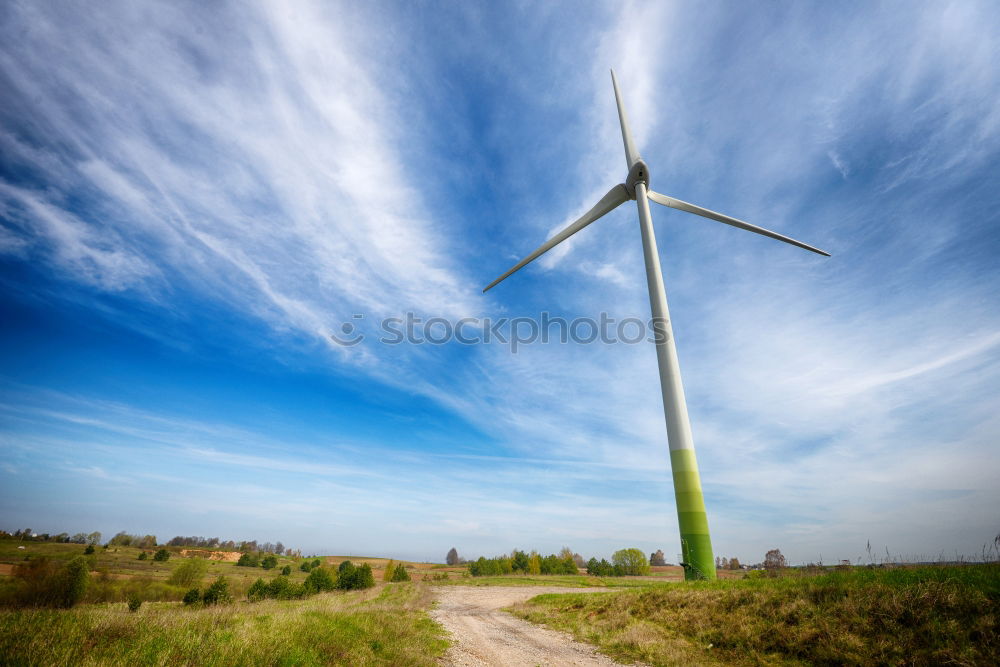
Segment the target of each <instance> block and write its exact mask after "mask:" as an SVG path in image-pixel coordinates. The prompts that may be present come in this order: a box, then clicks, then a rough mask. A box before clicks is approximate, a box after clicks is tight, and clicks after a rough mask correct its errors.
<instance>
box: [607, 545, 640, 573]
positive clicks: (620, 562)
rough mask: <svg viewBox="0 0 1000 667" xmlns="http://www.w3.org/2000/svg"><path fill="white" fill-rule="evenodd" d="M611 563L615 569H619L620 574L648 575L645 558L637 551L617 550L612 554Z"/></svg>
mask: <svg viewBox="0 0 1000 667" xmlns="http://www.w3.org/2000/svg"><path fill="white" fill-rule="evenodd" d="M611 562H612V563H613V564H614V566H615V567H616V568H621V571H622V574H625V575H628V576H640V575H644V574H649V563H648V562H647V561H646V556H645V554H643V553H642V552H641V551H639V550H638V549H619V550H618V551H616V552H615V553H614V554H612V556H611Z"/></svg>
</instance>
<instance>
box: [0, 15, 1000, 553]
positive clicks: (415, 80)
mask: <svg viewBox="0 0 1000 667" xmlns="http://www.w3.org/2000/svg"><path fill="white" fill-rule="evenodd" d="M376 4H377V6H376V7H374V9H372V8H371V7H369V6H366V7H365V8H359V7H353V6H351V5H348V4H329V5H326V4H321V3H317V4H313V3H306V2H302V3H294V4H269V3H261V4H252V5H232V6H231V5H225V4H223V5H218V6H212V7H181V6H176V7H174V6H158V7H146V6H134V5H133V4H130V3H107V4H102V5H101V6H100V7H99V8H94V7H87V8H74V7H60V6H56V5H48V4H32V5H21V6H15V7H11V8H10V9H9V10H8V11H7V12H5V13H4V15H3V17H2V18H0V34H2V35H3V36H4V39H3V40H2V41H0V89H2V90H3V91H4V95H3V96H2V97H3V99H4V103H3V104H2V105H0V286H2V289H0V318H2V322H3V326H2V327H0V355H2V357H0V443H2V445H0V447H2V449H0V451H2V458H0V512H2V514H3V516H4V517H5V523H6V524H8V525H7V526H5V527H4V528H5V529H10V530H16V529H19V528H20V527H23V526H29V527H31V528H32V529H33V530H35V531H36V532H38V533H46V532H47V533H50V534H54V533H60V532H63V531H64V530H66V529H67V528H71V527H73V528H75V529H76V530H87V531H94V530H98V531H100V532H101V533H102V534H103V535H104V536H106V537H109V536H111V535H114V534H115V533H117V532H119V531H125V532H129V533H135V532H140V533H149V534H154V535H156V536H157V537H158V539H159V538H161V537H162V538H163V539H164V541H166V540H169V539H170V537H172V536H175V535H178V536H184V535H205V536H210V535H211V536H214V535H220V536H223V537H222V539H226V540H228V539H236V536H243V537H242V538H241V539H247V540H250V539H255V540H269V541H278V540H280V541H281V542H283V543H286V544H288V545H294V546H295V548H299V549H301V550H302V552H303V553H313V554H322V553H327V554H336V553H344V552H356V553H383V554H386V556H385V557H392V558H401V559H404V560H410V561H419V562H439V561H438V560H432V559H441V561H442V562H443V558H444V554H445V553H446V552H447V550H448V549H449V548H451V547H455V548H456V549H457V550H458V553H459V555H460V556H462V557H464V558H469V559H471V558H475V557H478V556H485V557H487V558H489V557H492V556H495V555H498V554H502V553H509V552H510V551H511V550H512V549H515V548H517V549H536V550H538V551H539V552H540V553H544V554H548V553H558V552H559V550H560V549H561V548H562V547H564V546H568V547H570V548H571V549H572V550H573V551H574V552H577V553H580V554H581V555H583V556H584V557H585V558H589V557H591V556H595V557H597V558H599V559H600V558H602V557H603V558H610V556H611V554H612V553H613V552H614V551H616V550H618V549H622V548H631V547H635V548H639V549H641V550H642V551H643V552H644V553H647V554H648V553H650V552H654V551H656V550H662V551H663V552H664V554H665V556H666V560H667V561H668V562H675V560H676V558H677V554H678V553H679V552H680V544H679V541H678V538H677V534H678V529H677V517H676V510H675V504H674V494H673V486H672V481H671V473H670V467H669V454H668V450H667V437H666V430H665V427H664V419H663V412H662V404H661V402H660V393H659V385H658V381H657V371H656V360H655V350H654V347H653V345H652V344H650V343H648V342H646V341H644V340H639V341H636V342H634V343H629V342H623V341H622V340H620V339H622V338H624V336H622V331H623V329H622V328H621V326H622V323H623V322H624V321H628V320H631V319H632V318H634V319H637V320H638V321H639V322H640V323H645V322H647V321H648V320H649V318H650V312H649V301H648V297H647V293H646V288H645V272H644V268H643V264H642V254H641V245H640V242H639V229H638V225H637V224H636V220H635V212H634V210H632V209H631V208H630V207H629V205H628V204H629V203H630V202H627V203H626V205H624V206H622V207H620V208H619V209H618V210H615V211H613V212H612V213H610V214H608V215H607V216H606V217H605V218H602V219H601V220H600V221H598V222H596V223H594V224H593V225H591V226H589V227H587V228H586V229H585V230H583V231H581V232H580V233H579V234H577V235H575V236H574V237H573V238H572V239H571V240H569V241H567V242H565V243H563V244H561V245H560V246H559V247H558V248H555V249H553V250H552V251H550V252H549V253H547V254H546V255H545V256H543V257H542V258H540V259H539V260H537V261H535V262H533V263H532V264H531V265H530V266H528V267H526V268H524V269H522V270H521V271H519V272H517V273H516V274H514V275H513V276H511V277H510V278H507V279H506V280H505V281H504V282H503V283H501V284H500V285H498V286H497V287H495V288H493V289H491V290H490V291H489V293H487V294H486V295H483V294H481V292H480V291H481V290H482V288H483V287H484V286H485V285H487V284H488V283H489V282H490V281H491V280H492V279H493V278H495V277H496V276H498V275H500V274H501V273H502V272H503V271H505V270H506V269H508V268H509V267H510V266H511V265H512V264H513V263H514V262H516V261H517V260H519V259H521V258H523V257H524V256H526V255H527V254H528V253H529V252H530V251H531V250H533V249H534V248H536V247H537V246H538V245H539V244H540V243H542V242H543V241H544V240H545V239H546V238H547V237H548V236H549V235H551V234H552V233H553V232H555V231H556V230H559V229H561V228H562V227H563V226H565V225H566V224H567V223H568V222H570V221H572V220H573V219H575V218H576V217H577V216H579V215H580V214H581V213H583V212H584V211H585V210H587V209H588V208H589V207H590V206H591V205H593V203H594V202H595V201H597V200H598V199H599V198H600V196H601V195H602V194H603V193H604V192H605V191H607V188H608V187H610V186H612V185H614V184H615V183H619V182H621V181H622V179H623V178H624V175H625V170H624V168H623V166H622V143H621V134H620V129H619V125H618V118H617V112H616V109H615V100H614V94H613V91H612V86H611V80H610V77H609V76H608V69H609V68H611V67H614V69H615V71H616V74H617V76H618V80H619V84H620V85H621V87H622V95H623V97H624V100H625V103H626V105H627V108H628V112H629V119H630V122H631V129H632V135H633V138H634V140H635V143H636V146H637V148H638V150H639V152H640V153H641V154H642V155H643V157H644V158H645V160H646V161H647V162H648V164H649V165H650V167H651V183H650V185H651V187H652V188H653V189H654V190H656V191H658V192H662V193H664V194H666V195H669V196H672V197H677V198H678V199H682V200H685V201H691V202H696V203H697V204H699V205H700V206H704V207H706V208H709V209H712V210H715V211H719V212H722V213H725V214H727V215H731V216H734V217H737V218H740V219H742V220H746V221H748V222H750V223H752V224H755V225H759V226H762V227H766V228H768V229H772V230H775V231H776V232H779V233H781V234H786V235H788V236H791V237H793V238H795V239H799V240H802V241H804V242H806V243H809V244H815V245H816V246H818V247H821V248H824V249H825V250H827V251H829V252H831V253H832V257H830V258H820V257H817V256H815V255H811V254H810V253H806V252H803V251H801V250H800V249H798V248H793V247H789V246H787V245H785V244H782V243H779V242H776V241H774V240H771V239H767V238H763V237H759V236H756V235H754V234H747V233H745V232H742V231H740V230H735V229H732V228H728V227H726V226H724V225H719V224H715V223H711V222H709V221H706V220H703V219H700V218H697V217H695V216H691V215H688V214H686V213H682V212H679V211H673V210H669V209H666V208H664V207H661V206H657V207H653V208H654V209H656V210H653V212H652V217H653V223H654V227H655V231H656V237H657V243H658V245H659V251H660V261H661V263H662V267H663V273H664V282H665V286H666V291H667V296H668V299H669V302H670V307H671V312H672V314H673V319H672V323H673V327H674V333H675V335H676V343H677V348H678V355H679V360H680V367H681V371H682V374H683V378H684V386H685V390H686V396H687V404H688V409H689V411H690V415H691V426H692V431H693V435H694V442H695V447H696V449H697V451H698V460H699V468H700V471H701V479H702V484H703V487H704V493H705V501H706V505H707V508H708V520H709V524H710V526H711V533H712V541H713V546H714V551H715V554H716V555H717V556H724V557H729V558H731V557H734V556H735V557H737V558H739V559H740V561H741V562H744V558H746V561H745V562H747V563H753V562H757V561H758V560H763V557H764V554H765V553H766V551H767V550H769V549H773V548H778V549H780V550H781V551H782V553H783V554H785V556H786V557H787V558H788V560H789V562H792V563H802V564H804V563H809V562H816V561H818V560H822V561H823V562H826V563H837V562H839V561H841V560H850V561H852V562H853V561H854V560H855V559H858V558H860V557H862V556H865V555H866V554H867V553H868V552H867V550H866V545H870V548H871V551H872V552H874V553H876V554H878V553H885V552H886V551H888V552H889V553H891V554H893V556H895V555H897V554H898V555H900V556H901V557H903V558H909V559H910V560H911V561H912V560H920V561H926V560H933V559H934V558H935V557H936V556H938V555H948V556H949V557H950V556H951V555H953V554H954V555H957V556H964V557H968V558H974V557H976V555H977V554H978V553H979V551H980V547H981V545H983V544H989V543H992V542H993V539H994V536H995V535H997V533H1000V525H998V524H997V521H996V517H995V509H994V510H990V509H989V508H990V507H993V508H996V507H997V506H1000V489H998V488H997V485H996V483H995V478H996V476H997V472H998V471H1000V451H998V450H997V447H996V441H997V437H998V435H1000V413H998V412H997V410H996V406H997V398H996V396H997V394H998V390H1000V312H998V308H997V299H996V294H997V293H998V292H1000V265H998V263H997V261H996V258H995V253H996V250H997V249H998V248H1000V224H998V222H1000V213H998V211H1000V189H998V188H996V186H995V182H996V176H995V175H996V174H997V173H998V169H1000V114H998V112H997V109H996V104H995V101H996V99H998V98H1000V70H998V68H997V67H996V66H995V60H996V58H995V53H997V52H998V50H1000V45H998V44H997V42H998V40H1000V37H998V35H1000V13H998V12H997V11H996V9H995V8H994V7H993V6H992V5H991V4H990V3H985V2H968V3H961V4H952V5H938V4H936V3H925V4H913V3H905V2H898V3H892V2H889V3H885V4H881V5H878V6H870V5H867V4H864V3H857V4H853V5H851V6H850V8H849V9H847V10H845V9H844V6H837V7H834V6H824V5H821V4H817V5H796V6H774V7H765V8H760V7H754V8H752V9H751V8H749V7H746V6H743V5H741V4H740V3H734V2H727V3H720V4H718V5H713V6H711V7H699V6H694V5H693V4H692V5H686V4H680V3H678V4H671V5H669V6H656V7H645V8H643V20H642V21H641V22H639V21H637V20H636V19H635V16H636V15H637V11H638V6H637V5H631V4H630V5H628V6H627V7H625V8H622V7H620V6H618V5H615V4H603V3H593V4H589V5H588V6H587V7H588V10H587V11H584V12H580V11H566V9H567V6H566V5H563V4H553V5H547V6H545V7H541V8H539V7H533V8H530V9H529V8H526V7H515V6H511V5H500V6H494V7H486V8H481V7H480V8H473V7H467V6H458V7H452V8H451V9H450V10H449V11H447V12H434V11H424V10H423V9H422V8H421V7H414V6H411V5H408V4H405V3H376ZM692 25H697V26H698V29H697V30H691V29H690V26H692ZM543 314H545V315H544V316H545V317H551V318H561V319H562V320H563V321H565V322H567V326H568V327H570V328H572V325H570V324H569V323H572V322H583V321H586V320H590V321H593V322H600V321H603V320H601V318H604V317H606V318H612V319H613V320H614V321H615V323H617V325H618V327H617V328H616V330H615V333H616V334H617V338H618V339H619V340H617V342H602V341H601V340H600V339H599V340H596V341H593V342H583V340H581V339H584V338H586V336H584V334H583V329H582V328H580V327H578V329H577V333H576V334H572V335H571V336H570V337H569V338H570V340H567V341H566V342H558V341H554V340H550V341H549V342H548V343H542V342H540V341H537V340H535V341H532V342H525V343H523V344H520V345H518V346H517V347H516V350H515V346H514V345H512V344H511V342H510V339H509V336H510V335H515V336H516V335H518V332H519V331H523V329H518V326H519V325H511V322H512V321H514V320H517V321H520V322H523V323H530V322H536V323H537V322H541V321H543ZM408 316H411V317H415V318H419V319H420V322H419V323H418V324H419V325H420V326H417V325H416V324H415V325H414V326H415V327H416V329H415V331H416V332H417V333H418V334H420V336H421V337H422V338H424V339H426V338H427V337H428V335H429V336H430V338H432V339H433V338H435V337H438V338H444V333H445V332H450V335H448V336H447V340H442V342H440V343H438V344H436V343H433V342H427V341H426V340H424V342H421V343H418V342H408V341H406V340H403V341H400V342H398V343H387V342H380V341H379V337H380V334H381V333H384V331H385V325H384V323H385V322H386V321H387V319H388V318H399V319H401V320H403V321H404V322H405V321H406V318H407V317H408ZM434 318H437V319H436V321H435V323H434V324H433V325H428V324H427V321H428V320H429V319H434ZM501 318H507V320H508V325H507V326H508V328H507V329H506V333H507V334H508V340H507V342H502V341H501V340H499V339H498V338H497V337H496V336H495V335H492V334H491V338H490V340H489V342H487V341H485V335H486V333H487V332H491V331H492V329H491V326H492V325H494V324H496V323H497V321H498V320H499V319H501ZM519 318H520V319H519ZM463 319H471V320H475V321H474V322H471V323H468V324H467V325H465V326H466V328H465V329H463V330H461V331H465V332H466V333H467V334H468V335H469V336H475V337H478V338H477V342H476V343H475V344H466V343H464V342H462V340H460V339H458V338H456V334H457V333H458V332H459V330H456V328H455V327H456V326H457V323H458V322H460V321H462V320H463ZM485 320H489V321H490V324H484V321H485ZM511 326H513V328H511ZM597 326H603V325H597ZM528 328H530V324H528ZM404 329H405V327H404ZM625 331H627V333H629V335H630V336H631V335H632V331H631V330H625ZM361 336H363V338H364V339H363V340H358V342H356V343H354V342H351V341H353V340H355V338H356V337H361ZM337 339H340V342H338V340H337ZM69 532H70V533H71V534H72V533H73V532H74V531H73V530H70V531H69Z"/></svg>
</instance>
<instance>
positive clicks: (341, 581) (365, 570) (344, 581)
mask: <svg viewBox="0 0 1000 667" xmlns="http://www.w3.org/2000/svg"><path fill="white" fill-rule="evenodd" d="M345 563H346V564H347V565H348V567H346V568H345V567H344V564H345ZM339 573H340V576H339V577H338V578H337V588H340V589H342V590H345V591H351V590H360V589H363V588H371V587H372V586H374V585H375V575H374V574H372V568H371V565H369V564H368V563H365V564H364V565H362V566H361V567H354V565H353V564H352V563H351V561H349V560H348V561H344V562H343V563H341V564H340V570H339Z"/></svg>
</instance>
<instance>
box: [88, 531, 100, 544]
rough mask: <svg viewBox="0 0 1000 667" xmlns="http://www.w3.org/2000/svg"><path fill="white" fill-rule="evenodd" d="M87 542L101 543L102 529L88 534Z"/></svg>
mask: <svg viewBox="0 0 1000 667" xmlns="http://www.w3.org/2000/svg"><path fill="white" fill-rule="evenodd" d="M87 543H88V544H94V545H97V544H100V543H101V533H100V531H97V530H95V531H94V532H92V533H91V534H90V535H87Z"/></svg>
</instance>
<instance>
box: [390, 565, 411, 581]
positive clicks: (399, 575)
mask: <svg viewBox="0 0 1000 667" xmlns="http://www.w3.org/2000/svg"><path fill="white" fill-rule="evenodd" d="M409 580H410V573H409V572H407V571H406V566H405V565H403V564H402V563H400V564H399V565H397V566H396V567H395V568H394V569H393V572H392V577H391V579H390V581H409Z"/></svg>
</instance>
